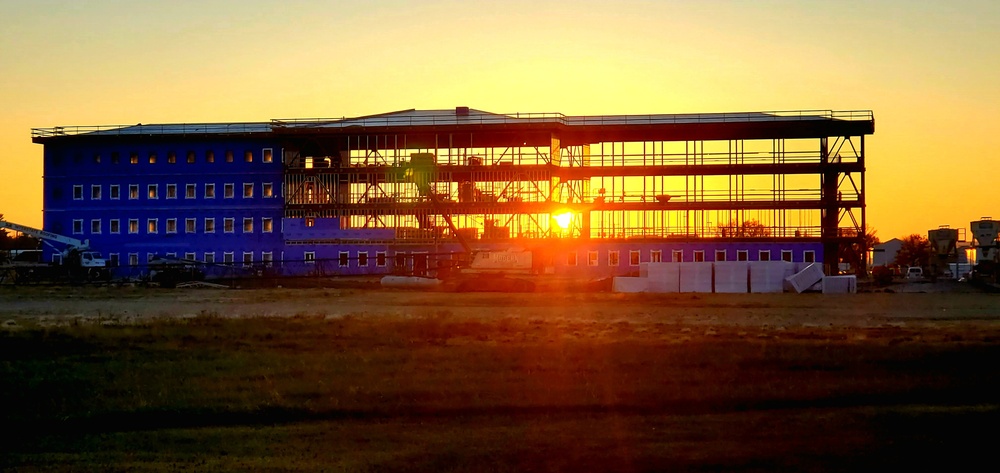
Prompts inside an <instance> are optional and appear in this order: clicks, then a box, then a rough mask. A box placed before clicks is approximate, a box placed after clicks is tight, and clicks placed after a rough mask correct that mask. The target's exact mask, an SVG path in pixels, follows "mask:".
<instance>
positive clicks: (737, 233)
mask: <svg viewBox="0 0 1000 473" xmlns="http://www.w3.org/2000/svg"><path fill="white" fill-rule="evenodd" d="M715 236H718V237H722V238H763V237H769V236H771V229H770V228H768V227H767V226H765V225H764V224H763V223H760V222H758V221H757V220H753V219H751V220H744V221H743V223H739V222H737V221H735V220H731V221H730V222H729V223H728V224H725V223H720V224H719V225H718V226H717V227H716V229H715Z"/></svg>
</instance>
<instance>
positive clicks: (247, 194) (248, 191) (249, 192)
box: [243, 182, 253, 199]
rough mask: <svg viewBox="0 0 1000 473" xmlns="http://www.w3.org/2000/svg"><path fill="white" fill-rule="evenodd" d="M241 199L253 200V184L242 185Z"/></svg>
mask: <svg viewBox="0 0 1000 473" xmlns="http://www.w3.org/2000/svg"><path fill="white" fill-rule="evenodd" d="M243 198H244V199H250V198H253V184H250V183H246V182H244V183H243Z"/></svg>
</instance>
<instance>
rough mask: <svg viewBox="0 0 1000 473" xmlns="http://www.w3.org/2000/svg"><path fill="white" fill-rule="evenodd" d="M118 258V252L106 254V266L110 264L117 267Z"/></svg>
mask: <svg viewBox="0 0 1000 473" xmlns="http://www.w3.org/2000/svg"><path fill="white" fill-rule="evenodd" d="M120 258H121V257H120V256H119V255H118V253H111V254H109V255H108V266H110V267H112V268H117V267H118V260H119V259H120Z"/></svg>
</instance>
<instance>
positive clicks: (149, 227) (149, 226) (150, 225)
mask: <svg viewBox="0 0 1000 473" xmlns="http://www.w3.org/2000/svg"><path fill="white" fill-rule="evenodd" d="M156 223H157V222H156V219H155V218H150V219H147V220H146V233H156V231H157V228H156Z"/></svg>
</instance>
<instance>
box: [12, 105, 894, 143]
mask: <svg viewBox="0 0 1000 473" xmlns="http://www.w3.org/2000/svg"><path fill="white" fill-rule="evenodd" d="M874 119H875V118H874V113H873V112H872V111H871V110H843V111H834V110H793V111H765V112H727V113H692V114H658V115H594V116H566V115H563V114H561V113H550V112H542V113H530V112H529V113H521V112H517V113H507V114H494V113H481V112H473V113H470V114H469V115H458V114H455V113H452V112H450V111H448V112H445V113H442V112H434V113H431V112H425V113H421V112H414V113H406V112H401V113H396V114H387V115H381V116H370V117H356V118H348V117H341V118H290V119H272V120H271V121H270V122H244V123H176V124H157V125H143V124H141V123H140V124H136V125H96V126H57V127H52V128H32V129H31V136H32V138H49V137H56V136H73V135H83V134H95V135H111V136H120V135H166V134H175V135H185V134H208V133H212V134H237V133H266V132H270V131H273V130H275V129H282V128H347V127H354V126H359V127H393V126H432V125H463V124H471V125H510V124H532V123H551V124H561V125H567V126H595V125H669V124H698V123H703V124H704V123H747V122H777V121H806V120H840V121H851V122H859V121H869V122H870V121H874Z"/></svg>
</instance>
